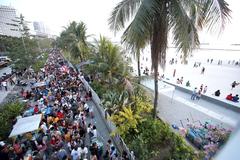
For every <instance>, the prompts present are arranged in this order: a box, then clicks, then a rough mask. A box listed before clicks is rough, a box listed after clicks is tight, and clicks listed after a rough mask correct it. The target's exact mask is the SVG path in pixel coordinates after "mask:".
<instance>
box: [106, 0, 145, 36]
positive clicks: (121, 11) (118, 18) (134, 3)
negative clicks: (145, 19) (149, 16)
mask: <svg viewBox="0 0 240 160" xmlns="http://www.w3.org/2000/svg"><path fill="white" fill-rule="evenodd" d="M141 1H142V0H123V1H121V2H120V3H118V4H117V6H116V7H115V8H114V9H113V11H112V13H111V17H110V18H109V20H108V21H109V25H110V29H111V30H113V31H115V32H117V31H119V30H120V29H123V28H124V27H125V23H126V22H127V21H129V19H130V18H131V17H132V16H133V15H134V14H135V12H136V11H137V10H138V8H139V6H140V4H141Z"/></svg>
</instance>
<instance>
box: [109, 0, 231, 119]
mask: <svg viewBox="0 0 240 160" xmlns="http://www.w3.org/2000/svg"><path fill="white" fill-rule="evenodd" d="M229 14H230V9H229V8H228V4H227V3H226V2H225V1H224V0H192V1H189V0H181V1H179V0H134V1H133V0H122V1H121V2H120V3H118V4H117V6H116V7H115V8H114V10H113V11H112V14H111V17H110V19H109V24H110V29H111V30H113V31H115V32H116V31H119V30H121V29H123V28H125V24H126V23H127V22H128V20H129V19H131V18H132V19H133V20H132V21H131V23H130V24H129V26H128V27H127V29H126V30H125V32H124V34H123V39H124V37H128V41H132V42H134V41H135V40H139V41H142V43H144V44H148V43H150V46H151V59H152V68H153V71H154V83H155V84H154V87H155V98H154V111H153V117H154V118H155V117H156V108H157V102H158V67H159V65H160V67H162V68H163V69H164V67H165V62H166V48H167V44H168V39H169V38H168V34H169V32H170V31H171V32H172V35H173V43H174V44H175V45H176V47H177V48H178V51H181V52H183V55H184V57H187V55H188V54H189V53H191V51H192V50H193V49H194V48H196V47H198V46H199V38H198V30H201V29H202V28H203V27H204V26H206V27H207V28H208V29H215V28H213V27H214V26H215V25H216V24H220V26H221V29H223V28H224V25H225V24H226V22H227V20H228V18H229V16H230V15H229Z"/></svg>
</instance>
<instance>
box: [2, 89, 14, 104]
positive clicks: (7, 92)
mask: <svg viewBox="0 0 240 160" xmlns="http://www.w3.org/2000/svg"><path fill="white" fill-rule="evenodd" d="M13 88H14V86H11V85H8V91H5V89H4V88H2V90H0V104H1V103H2V102H3V101H4V99H5V98H6V97H7V95H8V94H9V93H11V92H12V90H13Z"/></svg>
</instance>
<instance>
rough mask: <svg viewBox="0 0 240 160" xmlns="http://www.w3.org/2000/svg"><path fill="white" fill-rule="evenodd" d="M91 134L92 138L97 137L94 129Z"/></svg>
mask: <svg viewBox="0 0 240 160" xmlns="http://www.w3.org/2000/svg"><path fill="white" fill-rule="evenodd" d="M92 133H93V137H97V130H96V129H94V130H93V131H92Z"/></svg>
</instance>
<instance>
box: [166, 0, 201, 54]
mask: <svg viewBox="0 0 240 160" xmlns="http://www.w3.org/2000/svg"><path fill="white" fill-rule="evenodd" d="M171 2H172V4H171V5H172V6H171V8H170V12H169V14H170V23H169V24H170V27H171V28H172V31H173V42H174V43H175V45H176V46H177V48H178V51H181V52H182V53H183V55H184V59H185V58H186V57H187V56H188V54H189V53H190V52H191V51H192V49H194V48H196V47H198V45H199V38H198V32H197V29H196V27H195V17H194V16H193V17H190V16H189V15H188V14H187V12H188V11H187V10H186V9H185V8H184V7H183V6H182V3H179V1H177V0H172V1H171ZM192 11H194V10H192ZM193 15H194V14H193Z"/></svg>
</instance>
